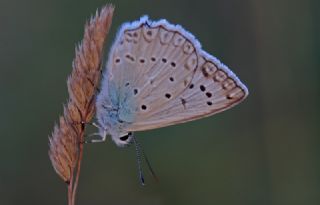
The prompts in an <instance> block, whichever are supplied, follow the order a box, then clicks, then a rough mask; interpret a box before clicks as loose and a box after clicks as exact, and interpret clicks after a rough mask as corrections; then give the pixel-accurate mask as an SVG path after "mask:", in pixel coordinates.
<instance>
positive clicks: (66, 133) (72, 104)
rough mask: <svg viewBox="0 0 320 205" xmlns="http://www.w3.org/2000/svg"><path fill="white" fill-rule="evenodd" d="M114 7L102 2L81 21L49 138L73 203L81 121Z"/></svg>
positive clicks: (88, 114) (90, 106) (87, 114)
mask: <svg viewBox="0 0 320 205" xmlns="http://www.w3.org/2000/svg"><path fill="white" fill-rule="evenodd" d="M113 11H114V7H113V6H112V5H106V6H104V7H103V8H102V9H101V11H100V13H99V12H98V11H97V12H96V15H95V16H94V17H91V19H90V21H89V22H87V23H86V25H85V31H84V38H83V40H82V42H81V43H80V44H79V46H77V48H76V51H75V59H74V61H73V70H72V73H71V75H70V76H69V78H68V82H67V83H68V91H69V101H68V103H67V105H65V106H64V115H63V116H61V117H60V122H59V125H55V127H54V131H53V133H52V136H51V137H50V138H49V147H50V148H49V157H50V160H51V162H52V165H53V167H54V169H55V171H56V172H57V173H58V175H59V176H60V177H61V178H62V179H63V180H64V181H65V182H66V183H67V184H68V203H69V205H73V204H74V203H75V194H76V189H77V185H78V180H79V174H80V167H81V166H80V165H81V160H82V154H83V144H82V142H83V141H84V139H83V138H84V129H85V124H83V123H82V122H90V120H91V119H92V117H93V115H94V112H95V94H96V90H97V87H98V84H99V79H100V74H101V63H102V54H103V46H104V42H105V39H106V37H107V34H108V32H109V29H110V26H111V22H112V16H113Z"/></svg>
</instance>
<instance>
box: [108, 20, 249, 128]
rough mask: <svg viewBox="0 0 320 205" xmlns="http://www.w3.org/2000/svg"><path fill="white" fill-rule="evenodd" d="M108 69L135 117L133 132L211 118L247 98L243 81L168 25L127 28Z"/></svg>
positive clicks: (143, 23)
mask: <svg viewBox="0 0 320 205" xmlns="http://www.w3.org/2000/svg"><path fill="white" fill-rule="evenodd" d="M108 68H109V81H110V84H114V85H115V87H117V89H118V90H119V91H118V93H121V94H119V102H120V104H121V103H122V104H124V106H122V107H125V109H123V111H122V112H125V113H126V114H127V113H130V114H131V116H133V119H132V120H130V122H131V123H130V125H129V127H127V128H126V129H127V130H128V131H140V130H147V129H153V128H159V127H164V126H168V125H172V124H178V123H182V122H186V121H190V120H194V119H198V118H202V117H205V116H209V115H212V114H215V113H218V112H221V111H223V110H225V109H228V108H230V107H232V106H234V105H236V104H237V103H239V102H241V101H242V100H243V99H244V98H245V97H246V95H247V89H246V87H245V86H244V85H243V84H242V83H241V82H240V81H239V80H238V78H237V77H236V76H235V75H234V74H233V73H232V72H231V71H230V70H229V69H228V68H227V67H226V66H224V65H222V64H221V63H220V62H219V61H218V60H217V59H215V58H214V57H212V56H210V55H209V54H207V53H206V52H204V51H203V50H201V47H200V44H199V43H198V41H197V40H195V39H194V37H193V36H192V35H191V34H190V33H188V32H187V31H185V30H184V29H182V28H181V27H180V26H174V25H171V24H169V23H168V22H166V21H159V22H153V23H150V22H149V23H148V22H147V21H140V22H138V23H136V24H134V25H130V26H127V27H126V26H124V27H123V29H122V30H121V31H120V34H119V38H118V39H117V40H116V42H115V44H114V45H113V48H112V50H111V54H110V59H109V63H108ZM127 101H130V103H128V102H127ZM120 108H121V107H120ZM120 117H121V110H120ZM124 120H125V119H124Z"/></svg>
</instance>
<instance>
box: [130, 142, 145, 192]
mask: <svg viewBox="0 0 320 205" xmlns="http://www.w3.org/2000/svg"><path fill="white" fill-rule="evenodd" d="M132 138H133V142H134V145H135V148H136V156H137V164H138V171H139V177H140V182H141V185H142V186H144V185H145V183H144V177H143V172H142V168H141V151H140V150H141V149H140V145H139V143H138V141H137V140H136V138H135V137H134V136H132Z"/></svg>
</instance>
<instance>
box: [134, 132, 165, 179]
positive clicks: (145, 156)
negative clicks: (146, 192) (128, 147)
mask: <svg viewBox="0 0 320 205" xmlns="http://www.w3.org/2000/svg"><path fill="white" fill-rule="evenodd" d="M133 140H134V143H135V146H136V151H137V150H138V151H137V157H138V161H140V162H139V164H140V163H141V159H140V156H141V155H140V154H141V153H142V155H143V158H144V160H145V161H146V163H147V166H148V169H149V171H150V173H151V175H152V177H153V178H154V180H155V181H156V182H159V178H158V177H157V175H156V173H155V172H154V171H153V169H152V167H151V164H150V161H149V160H148V158H147V155H146V153H145V152H144V150H143V148H142V146H141V145H140V143H139V142H138V141H137V139H136V138H135V137H133ZM140 167H141V165H139V170H140V169H141V168H140ZM140 173H142V171H141V172H140ZM140 176H141V174H140Z"/></svg>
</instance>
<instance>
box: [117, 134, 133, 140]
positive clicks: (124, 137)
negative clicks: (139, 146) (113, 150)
mask: <svg viewBox="0 0 320 205" xmlns="http://www.w3.org/2000/svg"><path fill="white" fill-rule="evenodd" d="M131 136H132V132H129V133H128V134H126V135H125V136H122V137H120V138H119V139H120V140H121V141H127V140H128V139H129V137H131Z"/></svg>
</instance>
